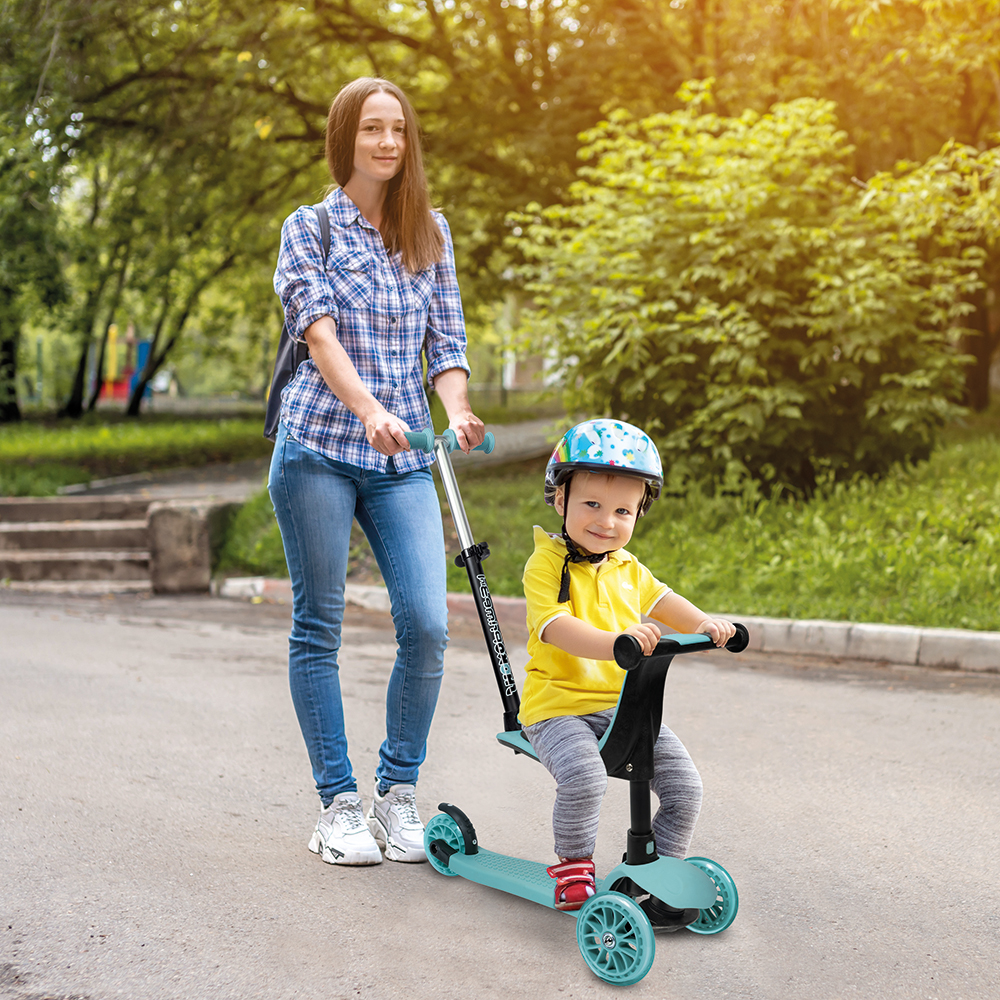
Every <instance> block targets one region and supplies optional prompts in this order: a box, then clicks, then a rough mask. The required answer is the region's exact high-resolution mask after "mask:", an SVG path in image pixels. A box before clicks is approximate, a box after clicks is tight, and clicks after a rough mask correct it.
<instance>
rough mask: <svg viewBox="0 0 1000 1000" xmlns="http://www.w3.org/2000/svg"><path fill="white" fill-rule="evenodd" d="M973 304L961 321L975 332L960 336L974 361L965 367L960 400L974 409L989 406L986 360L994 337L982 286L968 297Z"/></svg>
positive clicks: (964, 347) (988, 380)
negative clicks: (970, 310) (963, 389)
mask: <svg viewBox="0 0 1000 1000" xmlns="http://www.w3.org/2000/svg"><path fill="white" fill-rule="evenodd" d="M972 304H973V306H974V307H975V310H974V312H972V313H970V314H969V315H968V316H967V317H966V318H965V320H964V323H965V326H967V327H968V328H969V329H970V330H973V331H975V332H974V333H970V334H968V335H966V336H964V337H963V338H962V345H961V349H962V352H963V353H964V354H971V355H972V356H973V357H974V358H975V359H976V360H975V364H973V365H970V366H969V367H968V368H967V369H966V370H965V398H964V399H963V400H962V402H963V403H964V404H965V405H966V406H968V407H970V408H971V409H973V410H976V411H977V412H981V411H983V410H985V409H986V407H987V406H989V405H990V361H991V360H992V358H993V348H994V347H995V346H996V339H997V338H996V337H995V336H993V335H991V332H990V315H989V309H988V308H987V306H986V289H985V288H981V289H979V291H977V292H976V293H975V295H974V296H973V299H972Z"/></svg>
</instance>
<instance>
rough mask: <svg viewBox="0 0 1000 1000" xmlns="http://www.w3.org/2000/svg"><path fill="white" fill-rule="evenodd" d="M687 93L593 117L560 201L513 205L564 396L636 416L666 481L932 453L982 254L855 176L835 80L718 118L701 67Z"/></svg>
mask: <svg viewBox="0 0 1000 1000" xmlns="http://www.w3.org/2000/svg"><path fill="white" fill-rule="evenodd" d="M680 96H681V97H682V98H684V99H685V100H686V106H685V107H684V108H683V109H682V110H679V111H676V112H673V113H670V114H657V115H653V116H651V117H649V118H645V119H642V120H635V119H633V118H632V117H630V116H629V115H628V114H627V113H626V112H624V111H619V112H616V113H615V114H613V115H611V116H610V118H609V120H608V121H606V122H603V123H601V124H600V125H598V126H597V127H596V128H594V129H593V130H591V131H590V132H589V133H586V134H585V135H584V137H583V138H584V140H585V142H586V143H587V145H586V146H585V148H583V149H582V150H581V153H580V155H581V156H582V157H583V158H584V159H586V160H588V161H590V164H591V165H589V166H587V167H584V168H582V169H581V171H580V173H581V175H582V176H583V177H584V178H585V179H584V180H581V181H578V182H577V183H576V184H574V185H573V186H572V187H571V189H570V194H571V203H570V204H567V205H555V206H552V207H550V208H547V209H544V210H542V209H540V208H539V207H538V206H529V208H528V210H527V212H526V213H525V214H522V215H519V216H515V217H513V221H514V222H516V223H517V225H518V226H519V227H521V228H519V229H517V230H515V232H516V233H517V234H518V235H516V236H515V237H513V243H514V244H515V245H516V247H517V248H519V250H520V251H521V252H522V254H523V255H524V257H525V259H526V260H527V262H528V263H527V264H526V265H525V266H524V268H523V274H524V275H525V276H526V278H527V279H528V284H527V288H528V290H529V291H530V292H531V293H532V294H533V295H534V302H535V305H536V306H537V308H536V309H535V310H534V311H526V313H527V318H526V320H525V322H526V330H527V333H528V335H529V337H530V338H531V339H532V340H533V341H534V342H535V343H536V345H537V346H538V347H539V348H540V349H542V350H544V351H547V352H549V353H550V354H552V355H553V356H555V357H556V358H557V359H558V360H559V361H560V362H561V363H562V365H563V368H564V373H565V383H566V385H567V386H568V390H567V400H566V403H567V409H568V410H569V411H570V412H583V413H587V414H588V415H594V416H596V415H602V414H603V415H610V416H618V417H624V418H626V419H629V420H632V421H633V422H635V423H637V424H640V425H642V426H643V427H644V428H646V429H647V430H648V431H650V432H651V433H652V434H653V435H654V437H655V438H656V439H657V442H658V444H659V445H660V448H661V450H662V452H663V454H664V458H665V459H666V462H665V465H666V466H667V467H668V468H669V470H670V473H671V475H672V477H673V479H674V481H675V482H679V481H683V480H686V479H691V478H695V479H698V478H704V477H706V476H710V475H711V476H715V477H723V476H726V475H728V476H729V478H730V480H732V479H739V478H740V477H742V476H743V475H745V474H747V473H749V474H750V475H751V476H753V477H754V478H756V479H758V480H760V481H763V482H770V483H775V484H781V485H783V486H786V487H789V488H791V489H792V490H793V491H795V492H796V493H799V494H809V493H811V492H812V491H814V490H815V489H816V487H817V484H818V483H820V482H821V481H822V480H823V479H824V478H830V477H833V478H834V479H837V480H849V479H850V478H851V477H853V476H854V475H855V474H856V473H859V472H860V473H865V474H881V473H884V472H885V471H886V470H888V469H889V468H890V467H891V466H892V465H893V463H895V462H897V461H900V460H905V459H916V458H922V457H926V456H927V455H928V454H929V453H930V450H931V447H932V444H933V441H934V436H935V432H936V429H937V428H938V427H939V426H940V425H941V424H942V422H943V421H944V420H945V419H947V418H948V417H950V416H953V415H954V414H955V413H956V407H955V405H954V400H955V399H956V398H957V396H958V393H959V392H960V390H961V385H962V363H963V359H962V358H961V357H960V356H959V355H958V353H957V351H956V350H955V348H954V344H955V341H956V338H957V336H958V333H959V322H960V317H961V315H962V313H963V312H964V311H965V307H964V306H963V303H962V298H963V296H965V295H967V294H968V293H969V292H970V291H972V290H974V289H976V288H978V287H979V286H980V284H981V283H980V281H979V276H978V272H977V270H976V269H977V267H978V265H979V264H980V263H981V254H978V255H977V254H976V253H975V252H974V251H973V250H971V249H969V248H966V249H965V250H964V251H962V252H961V253H956V254H954V255H952V256H948V255H947V254H945V253H941V252H937V253H936V254H935V255H934V257H933V259H931V260H925V259H924V258H923V257H922V256H921V248H920V246H919V245H918V243H917V242H916V241H915V240H903V239H900V236H899V227H898V225H897V223H896V220H895V219H894V217H893V215H892V212H891V206H889V207H888V208H884V209H880V208H879V207H878V205H871V204H868V202H870V201H871V199H870V198H869V199H867V201H866V200H865V198H864V194H863V193H862V192H861V191H858V190H857V189H856V188H855V187H854V186H853V185H852V184H851V182H850V180H849V177H848V171H847V167H846V164H847V162H848V160H849V156H850V153H851V148H850V147H849V146H848V144H847V141H846V138H845V135H844V133H843V132H841V131H839V130H838V127H837V120H836V117H835V114H834V106H833V105H832V104H831V103H830V102H828V101H821V100H815V99H811V98H809V99H801V100H797V101H793V102H791V103H788V104H778V105H775V106H774V107H773V108H772V109H771V111H770V113H768V114H758V113H756V112H752V111H747V112H745V113H744V114H743V115H741V116H740V117H738V118H726V117H721V116H718V115H715V114H711V113H707V112H703V110H702V107H703V105H704V104H706V103H707V102H708V101H710V94H709V93H708V91H707V89H706V85H703V84H697V83H695V84H689V85H687V89H686V90H685V91H684V92H682V94H681V95H680ZM879 204H881V203H879ZM886 204H888V203H886Z"/></svg>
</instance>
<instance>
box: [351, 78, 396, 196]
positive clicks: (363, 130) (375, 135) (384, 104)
mask: <svg viewBox="0 0 1000 1000" xmlns="http://www.w3.org/2000/svg"><path fill="white" fill-rule="evenodd" d="M405 152H406V119H405V118H404V117H403V108H402V106H401V105H400V103H399V101H398V100H397V99H396V98H395V97H393V96H392V94H386V93H382V92H381V91H379V92H376V93H374V94H369V95H368V97H367V98H365V103H364V104H362V105H361V120H360V121H359V122H358V134H357V137H356V138H355V140H354V174H353V175H352V177H351V180H354V179H355V177H357V178H358V179H359V180H360V179H362V178H364V179H365V180H368V181H375V182H377V183H381V184H385V183H387V182H388V181H391V180H392V178H393V177H395V176H396V174H398V173H399V171H400V170H402V169H403V154H404V153H405Z"/></svg>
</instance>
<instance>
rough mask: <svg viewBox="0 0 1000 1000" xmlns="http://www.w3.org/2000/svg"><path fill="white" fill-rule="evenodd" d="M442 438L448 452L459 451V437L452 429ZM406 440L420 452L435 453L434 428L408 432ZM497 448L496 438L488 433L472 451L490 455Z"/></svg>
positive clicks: (491, 433) (490, 432)
mask: <svg viewBox="0 0 1000 1000" xmlns="http://www.w3.org/2000/svg"><path fill="white" fill-rule="evenodd" d="M441 437H442V439H443V440H444V443H445V447H446V448H447V449H448V451H457V450H458V436H457V435H456V434H455V432H454V431H453V430H452V429H451V428H450V427H449V428H448V429H447V430H446V431H445V432H444V434H442V435H441ZM406 440H407V441H409V442H410V446H411V447H413V448H418V449H420V451H433V450H434V428H433V427H425V428H424V429H423V430H422V431H407V432H406ZM495 447H496V438H495V437H494V436H493V432H492V431H487V432H486V437H485V438H483V442H482V444H477V445H476V447H475V448H473V449H472V450H473V451H482V452H485V453H486V454H487V455H488V454H489V453H490V452H491V451H493V449H494V448H495Z"/></svg>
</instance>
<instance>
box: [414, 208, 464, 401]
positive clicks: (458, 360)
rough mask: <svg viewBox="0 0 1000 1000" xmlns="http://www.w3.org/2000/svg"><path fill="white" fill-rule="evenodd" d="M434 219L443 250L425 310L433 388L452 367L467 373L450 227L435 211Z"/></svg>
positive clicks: (429, 374)
mask: <svg viewBox="0 0 1000 1000" xmlns="http://www.w3.org/2000/svg"><path fill="white" fill-rule="evenodd" d="M434 220H435V221H436V222H437V224H438V226H440V227H441V233H442V235H443V236H444V253H443V256H442V257H441V260H440V261H438V263H437V264H436V265H435V266H434V289H433V292H432V294H431V300H430V304H429V307H428V312H427V333H426V336H425V339H424V352H425V354H426V356H427V382H428V384H429V385H430V386H431V387H432V388H433V386H434V379H435V378H436V377H437V376H438V375H440V374H441V373H442V372H446V371H448V370H449V369H451V368H463V369H464V370H465V371H466V372H469V363H468V362H467V361H466V359H465V347H466V334H465V317H464V315H463V313H462V296H461V293H460V292H459V289H458V276H457V275H456V273H455V248H454V246H453V244H452V240H451V230H450V229H449V227H448V222H447V220H446V219H445V217H444V216H443V215H441V214H440V213H438V212H435V213H434Z"/></svg>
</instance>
